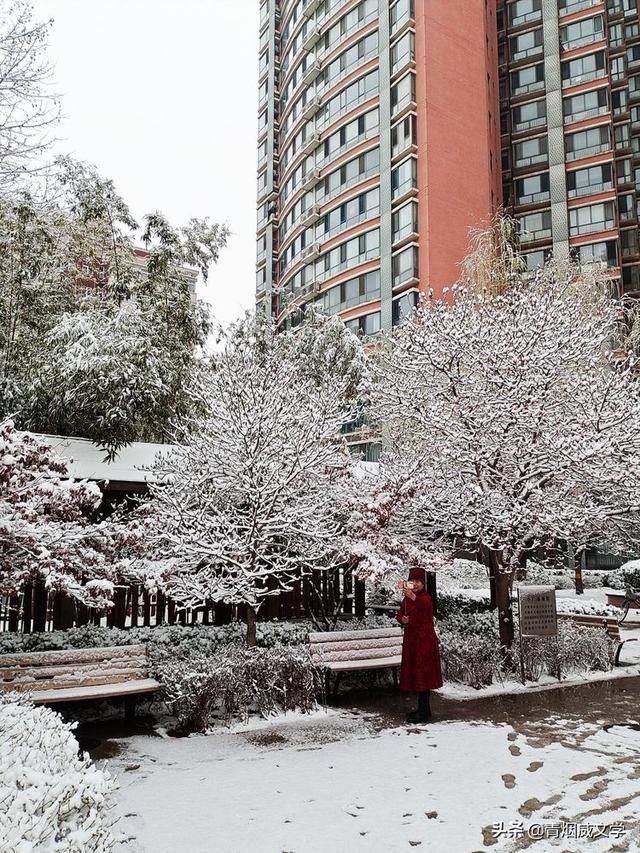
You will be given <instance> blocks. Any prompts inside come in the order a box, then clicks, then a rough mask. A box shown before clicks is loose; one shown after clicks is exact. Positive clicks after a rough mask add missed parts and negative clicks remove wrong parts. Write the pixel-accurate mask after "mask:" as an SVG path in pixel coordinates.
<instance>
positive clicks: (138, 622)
mask: <svg viewBox="0 0 640 853" xmlns="http://www.w3.org/2000/svg"><path fill="white" fill-rule="evenodd" d="M336 611H340V612H341V613H343V614H346V615H355V616H358V617H362V616H364V613H365V595H364V584H363V583H362V582H361V581H358V580H355V579H354V578H353V576H352V573H351V570H350V569H336V570H334V571H330V572H325V571H318V572H313V573H312V575H311V576H309V577H304V578H301V579H300V580H298V581H296V582H294V583H293V584H292V588H291V589H290V590H289V591H287V592H277V591H276V590H275V589H274V591H273V594H270V595H268V596H267V597H266V598H265V600H264V603H263V605H262V606H261V608H260V611H259V618H260V619H261V620H267V619H281V620H282V619H303V618H305V617H309V616H310V615H311V614H315V615H316V616H317V617H322V616H327V617H328V618H331V616H332V615H333V614H334V613H336ZM243 618H244V614H243V607H242V605H230V604H222V603H215V604H214V603H213V602H211V603H208V604H202V605H200V606H198V607H189V608H179V607H177V606H176V603H175V602H174V601H172V600H171V599H170V598H167V597H166V596H165V595H164V594H163V593H161V592H157V593H150V592H149V591H148V590H146V589H145V588H144V587H143V586H141V585H130V586H118V587H116V588H115V591H114V596H113V606H112V607H111V608H109V610H108V611H99V610H95V609H90V608H87V607H86V606H84V605H83V604H79V603H78V602H77V601H76V600H75V599H73V598H72V597H70V596H68V595H64V594H60V593H55V592H48V591H47V590H46V589H45V587H44V585H43V584H34V585H29V586H26V587H25V588H24V590H23V591H22V594H21V595H17V596H11V597H6V596H5V597H3V596H0V631H20V632H23V633H27V634H28V633H31V632H37V631H56V630H61V629H66V628H73V627H78V626H81V625H103V626H108V627H112V628H134V627H138V626H152V625H175V624H182V625H194V624H197V623H201V624H204V625H225V624H227V623H229V622H232V621H235V620H242V619H243Z"/></svg>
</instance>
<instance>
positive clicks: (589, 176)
mask: <svg viewBox="0 0 640 853" xmlns="http://www.w3.org/2000/svg"><path fill="white" fill-rule="evenodd" d="M612 173H613V169H612V167H611V163H605V164H603V165H599V166H590V167H588V168H586V169H576V171H574V172H567V193H568V196H569V198H577V197H579V196H582V195H590V194H591V193H600V192H604V191H605V190H611V189H613V174H612Z"/></svg>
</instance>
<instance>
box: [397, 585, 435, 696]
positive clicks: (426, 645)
mask: <svg viewBox="0 0 640 853" xmlns="http://www.w3.org/2000/svg"><path fill="white" fill-rule="evenodd" d="M403 616H408V617H409V621H408V622H407V624H406V625H404V636H403V638H402V664H401V666H400V689H401V690H411V691H415V692H420V691H422V690H437V689H438V687H442V673H441V671H440V647H439V644H438V637H437V636H436V631H435V628H434V627H433V605H432V603H431V596H430V595H429V594H428V593H426V592H424V590H423V591H422V592H418V593H416V600H415V601H412V600H411V599H410V598H406V597H405V599H404V601H403V602H402V604H401V605H400V610H398V615H397V616H396V619H397V620H398V622H400V624H401V625H402V624H403V623H402V617H403Z"/></svg>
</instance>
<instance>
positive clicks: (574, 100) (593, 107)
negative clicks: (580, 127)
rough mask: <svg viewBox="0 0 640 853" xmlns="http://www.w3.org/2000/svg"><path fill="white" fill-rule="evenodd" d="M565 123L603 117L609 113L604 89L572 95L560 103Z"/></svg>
mask: <svg viewBox="0 0 640 853" xmlns="http://www.w3.org/2000/svg"><path fill="white" fill-rule="evenodd" d="M562 109H563V113H564V120H565V123H568V122H572V121H581V120H582V119H585V118H591V117H592V116H597V115H603V114H604V113H607V112H608V111H609V103H608V100H607V90H606V89H592V90H591V91H589V92H581V93H580V94H579V95H572V96H571V97H570V98H565V99H564V100H563V102H562Z"/></svg>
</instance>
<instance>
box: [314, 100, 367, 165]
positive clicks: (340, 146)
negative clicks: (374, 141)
mask: <svg viewBox="0 0 640 853" xmlns="http://www.w3.org/2000/svg"><path fill="white" fill-rule="evenodd" d="M379 129H380V114H379V112H378V109H377V107H376V109H375V110H369V112H366V113H364V115H361V116H358V118H355V119H352V120H351V121H349V122H347V124H345V125H343V126H342V127H341V128H339V129H338V130H336V131H334V133H332V134H330V135H329V136H328V137H327V138H326V139H325V141H324V142H323V144H322V148H321V149H320V150H321V152H322V157H321V159H322V160H329V159H332V158H334V157H338V156H339V155H340V154H342V153H343V152H344V151H346V150H347V149H348V148H352V147H353V146H354V145H358V144H359V143H360V142H362V141H363V140H365V139H369V138H370V137H371V136H376V135H377V134H378V132H379Z"/></svg>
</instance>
